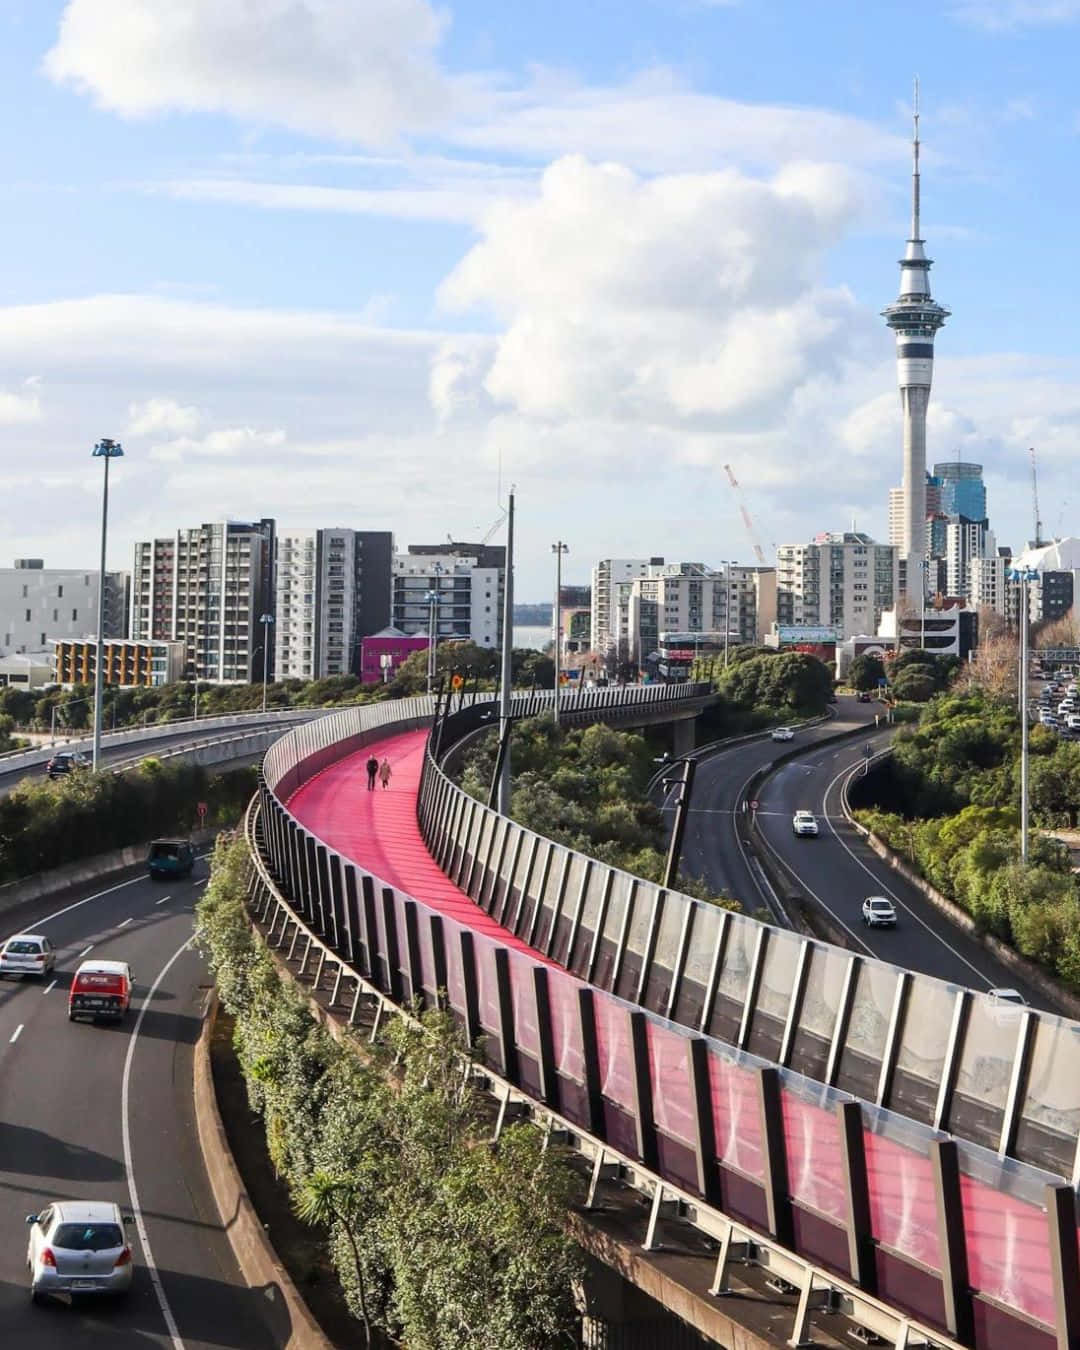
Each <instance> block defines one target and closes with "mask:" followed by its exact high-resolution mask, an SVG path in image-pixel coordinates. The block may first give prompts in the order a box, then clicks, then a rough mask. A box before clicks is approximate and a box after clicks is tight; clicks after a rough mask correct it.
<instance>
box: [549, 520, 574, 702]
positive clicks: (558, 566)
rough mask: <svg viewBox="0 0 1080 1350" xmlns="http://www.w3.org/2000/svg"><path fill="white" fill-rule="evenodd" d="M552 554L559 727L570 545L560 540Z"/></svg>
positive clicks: (556, 694) (552, 548) (553, 547)
mask: <svg viewBox="0 0 1080 1350" xmlns="http://www.w3.org/2000/svg"><path fill="white" fill-rule="evenodd" d="M551 551H552V553H554V554H555V608H554V610H553V611H552V617H553V619H554V623H553V624H552V628H553V630H554V634H555V698H554V701H553V703H552V707H553V709H554V713H555V725H556V726H558V725H559V680H560V679H561V678H562V560H563V554H564V553H569V552H570V545H569V544H564V543H563V542H562V540H561V539H560V540H559V541H558V543H555V544H552V546H551Z"/></svg>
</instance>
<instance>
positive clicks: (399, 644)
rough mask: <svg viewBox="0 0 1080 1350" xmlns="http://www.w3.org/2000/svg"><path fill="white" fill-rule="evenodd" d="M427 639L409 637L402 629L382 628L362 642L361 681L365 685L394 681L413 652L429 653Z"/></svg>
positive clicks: (362, 639)
mask: <svg viewBox="0 0 1080 1350" xmlns="http://www.w3.org/2000/svg"><path fill="white" fill-rule="evenodd" d="M427 645H428V640H427V638H426V637H409V636H408V634H406V633H403V632H402V631H401V629H400V628H382V629H380V630H379V632H377V633H372V634H371V636H370V637H366V638H361V640H360V679H361V681H362V682H363V683H364V684H378V683H379V681H380V680H387V681H389V680H392V679H393V678H394V676H395V675H396V674H397V672H398V667H399V666H400V665H401V663H402V662H403V661H404V660H405V659H406V657H409V656H411V655H412V654H413V652H424V651H427Z"/></svg>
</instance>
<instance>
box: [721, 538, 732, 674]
mask: <svg viewBox="0 0 1080 1350" xmlns="http://www.w3.org/2000/svg"><path fill="white" fill-rule="evenodd" d="M720 565H721V567H723V569H724V669H725V670H727V668H728V648H729V646H730V643H731V567H732V564H731V561H730V560H729V559H728V558H721V559H720Z"/></svg>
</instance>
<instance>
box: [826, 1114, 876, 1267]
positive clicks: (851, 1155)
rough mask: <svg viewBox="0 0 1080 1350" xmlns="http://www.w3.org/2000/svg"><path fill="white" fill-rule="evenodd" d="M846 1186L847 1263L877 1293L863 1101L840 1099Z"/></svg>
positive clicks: (841, 1143)
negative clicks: (842, 1100)
mask: <svg viewBox="0 0 1080 1350" xmlns="http://www.w3.org/2000/svg"><path fill="white" fill-rule="evenodd" d="M836 1121H837V1125H838V1127H839V1130H840V1156H841V1159H842V1166H843V1175H844V1190H845V1192H846V1196H847V1234H848V1264H849V1266H850V1267H851V1278H852V1279H853V1280H854V1281H855V1283H856V1284H857V1285H858V1286H859V1288H860V1289H865V1290H866V1292H867V1293H868V1294H876V1293H877V1260H876V1257H875V1248H874V1235H873V1225H872V1224H871V1222H870V1183H869V1180H868V1178H867V1173H866V1143H865V1138H864V1136H863V1111H862V1104H861V1103H860V1102H837V1104H836Z"/></svg>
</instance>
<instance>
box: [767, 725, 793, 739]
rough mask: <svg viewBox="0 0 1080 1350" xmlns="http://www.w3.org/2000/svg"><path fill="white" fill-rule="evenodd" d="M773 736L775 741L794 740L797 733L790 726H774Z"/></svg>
mask: <svg viewBox="0 0 1080 1350" xmlns="http://www.w3.org/2000/svg"><path fill="white" fill-rule="evenodd" d="M772 738H773V740H774V741H793V740H794V739H795V733H794V731H792V729H791V728H790V727H773V729H772Z"/></svg>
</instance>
